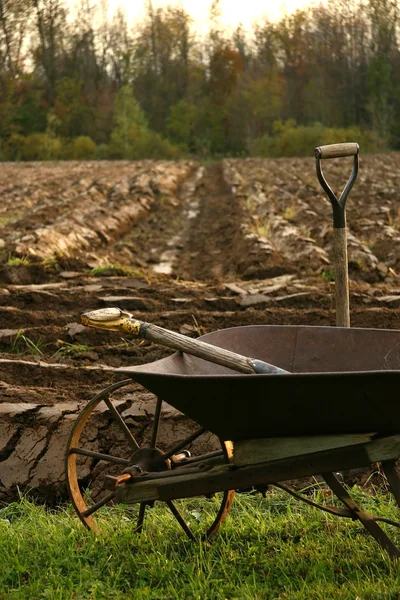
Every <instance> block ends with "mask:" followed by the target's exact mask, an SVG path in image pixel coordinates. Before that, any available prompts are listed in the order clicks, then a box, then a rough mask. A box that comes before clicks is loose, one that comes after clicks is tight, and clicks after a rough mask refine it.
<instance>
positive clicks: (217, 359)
mask: <svg viewBox="0 0 400 600" xmlns="http://www.w3.org/2000/svg"><path fill="white" fill-rule="evenodd" d="M139 336H140V337H143V338H145V339H146V340H150V341H152V342H155V343H157V344H163V345H164V346H168V347H169V348H172V349H173V350H178V351H180V352H186V353H187V354H191V355H193V356H197V357H198V358H203V359H204V360H208V361H210V362H213V363H216V364H218V365H222V366H224V367H228V368H229V369H233V370H235V371H239V372H240V373H280V374H283V373H288V371H285V370H284V369H280V368H279V367H276V366H275V365H271V364H269V363H266V362H264V361H261V360H257V359H252V358H248V357H246V356H242V355H241V354H237V353H236V352H232V351H230V350H225V349H224V348H219V347H218V346H213V345H212V344H207V343H206V342H202V341H201V340H194V339H192V338H189V337H187V336H185V335H181V334H180V333H176V332H174V331H170V330H168V329H164V328H163V327H158V326H157V325H153V324H151V323H141V326H140V333H139Z"/></svg>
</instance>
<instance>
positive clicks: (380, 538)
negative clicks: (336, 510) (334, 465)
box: [321, 473, 400, 558]
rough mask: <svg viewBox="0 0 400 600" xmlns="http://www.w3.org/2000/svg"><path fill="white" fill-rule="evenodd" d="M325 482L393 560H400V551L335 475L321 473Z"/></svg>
mask: <svg viewBox="0 0 400 600" xmlns="http://www.w3.org/2000/svg"><path fill="white" fill-rule="evenodd" d="M321 475H322V477H323V479H324V481H325V482H326V483H327V485H328V486H329V487H330V488H331V490H332V491H333V493H334V494H335V495H336V496H337V497H338V498H339V500H340V501H341V502H343V504H344V505H345V506H346V508H348V509H349V510H350V511H351V512H352V513H353V515H354V518H355V519H358V520H359V521H361V523H362V524H363V525H364V527H365V529H367V531H368V532H369V533H370V534H371V535H372V536H373V537H374V538H375V540H376V541H377V542H378V544H379V545H380V546H381V547H382V548H383V549H384V550H386V552H387V553H388V554H389V556H390V557H391V558H400V550H399V549H398V548H397V547H396V546H395V545H394V543H393V542H392V540H391V539H390V538H389V537H388V536H387V535H386V533H385V532H384V531H383V529H381V528H380V527H379V525H378V523H376V521H375V520H374V518H373V517H371V516H370V515H369V514H368V513H366V512H364V511H363V510H362V509H361V508H360V507H359V506H358V504H357V503H356V502H355V501H354V500H353V498H351V496H350V495H349V493H348V492H347V490H346V489H345V488H344V487H343V485H342V484H341V483H340V481H339V480H338V479H337V477H336V476H335V475H334V474H333V473H321Z"/></svg>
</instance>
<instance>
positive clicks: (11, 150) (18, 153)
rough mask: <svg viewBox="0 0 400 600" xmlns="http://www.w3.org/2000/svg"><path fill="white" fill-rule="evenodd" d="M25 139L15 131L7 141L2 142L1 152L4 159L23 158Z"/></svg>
mask: <svg viewBox="0 0 400 600" xmlns="http://www.w3.org/2000/svg"><path fill="white" fill-rule="evenodd" d="M24 139H25V138H24V136H23V135H20V134H19V133H13V134H12V135H11V136H10V137H9V138H8V140H7V141H5V142H3V143H2V145H1V152H2V154H3V155H4V160H21V157H22V147H23V145H24Z"/></svg>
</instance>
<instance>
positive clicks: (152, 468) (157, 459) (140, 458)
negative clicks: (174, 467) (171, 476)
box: [124, 446, 171, 473]
mask: <svg viewBox="0 0 400 600" xmlns="http://www.w3.org/2000/svg"><path fill="white" fill-rule="evenodd" d="M163 456H164V454H163V452H162V451H161V450H160V449H159V448H150V447H149V446H147V447H146V446H145V447H144V448H139V449H138V450H135V452H134V453H133V454H132V455H131V457H130V459H129V467H127V468H126V469H125V471H124V472H125V473H129V472H130V471H131V469H132V467H134V466H135V467H136V466H137V467H139V468H140V470H141V471H142V472H144V471H146V472H148V473H151V472H153V473H154V472H160V471H169V470H170V469H171V461H170V459H169V458H167V459H164V458H163Z"/></svg>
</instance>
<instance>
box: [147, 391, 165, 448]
mask: <svg viewBox="0 0 400 600" xmlns="http://www.w3.org/2000/svg"><path fill="white" fill-rule="evenodd" d="M162 402H163V401H162V400H161V398H157V404H156V410H155V413H154V422H153V427H152V429H151V439H150V448H155V447H156V443H157V435H158V426H159V424H160V417H161V407H162Z"/></svg>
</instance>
